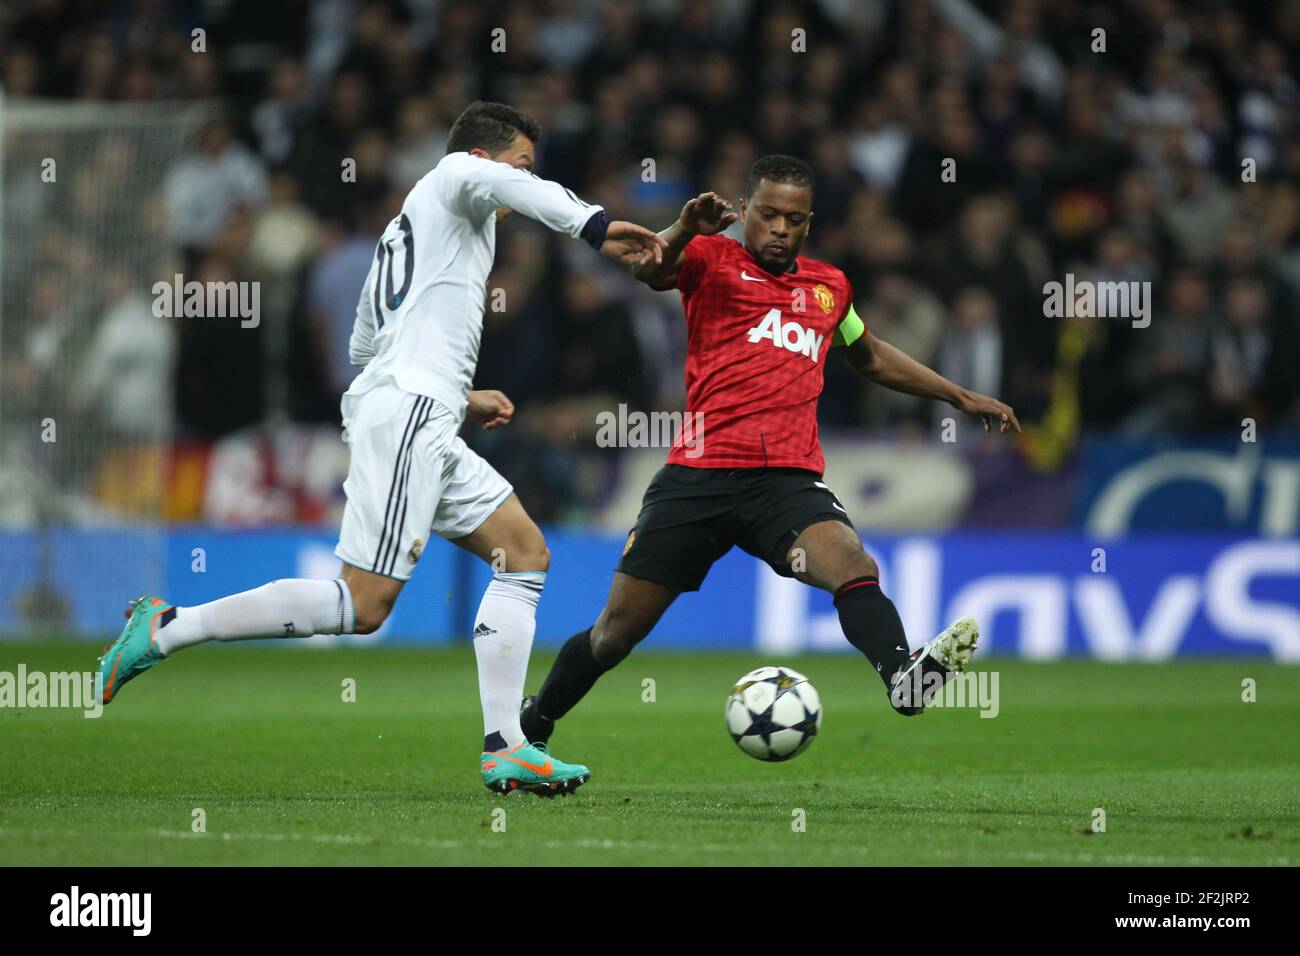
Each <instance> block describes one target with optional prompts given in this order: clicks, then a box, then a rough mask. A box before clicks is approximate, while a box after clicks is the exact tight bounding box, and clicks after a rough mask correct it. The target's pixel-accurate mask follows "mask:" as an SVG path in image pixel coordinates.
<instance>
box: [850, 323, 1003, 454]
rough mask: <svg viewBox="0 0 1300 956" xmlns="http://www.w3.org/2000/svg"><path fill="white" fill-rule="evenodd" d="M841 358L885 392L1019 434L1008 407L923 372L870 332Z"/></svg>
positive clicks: (931, 371) (924, 369) (928, 370)
mask: <svg viewBox="0 0 1300 956" xmlns="http://www.w3.org/2000/svg"><path fill="white" fill-rule="evenodd" d="M844 355H845V357H846V358H847V359H848V360H849V364H851V365H852V366H853V367H854V368H855V369H856V370H857V371H858V373H859V374H861V375H862V376H864V377H865V378H869V379H871V381H873V382H877V383H878V384H880V385H883V386H885V388H890V389H893V390H894V391H896V392H905V393H906V394H908V395H920V396H922V397H923V398H934V399H938V400H939V401H942V402H947V403H948V404H949V405H951V406H952V407H953V408H956V409H957V410H959V411H963V412H966V413H967V414H968V415H979V416H980V417H981V418H982V419H984V430H985V431H986V432H987V431H991V430H992V426H993V422H994V421H997V423H998V431H999V432H1006V431H1010V430H1012V429H1014V430H1016V431H1020V422H1019V421H1017V420H1016V413H1015V412H1014V411H1012V409H1011V406H1010V405H1006V404H1004V403H1003V402H999V401H998V400H997V399H996V398H991V397H990V396H988V395H981V394H980V393H979V392H972V391H970V390H969V389H965V388H962V387H961V386H960V385H956V384H954V383H953V382H950V381H948V380H947V379H946V378H944V377H943V376H942V375H940V374H939V373H938V372H936V371H935V370H934V369H931V368H927V367H926V366H924V365H922V364H921V363H920V362H918V361H917V360H916V359H914V358H912V357H911V356H910V355H907V354H906V353H904V352H901V351H899V350H898V349H896V348H894V346H892V345H890V344H889V343H888V342H883V341H881V340H880V339H878V338H876V337H875V336H874V335H872V334H871V333H870V332H865V333H863V334H862V335H861V336H859V337H858V338H857V339H856V340H855V341H854V342H853V343H852V344H851V345H849V346H848V347H847V348H846V349H845V350H844Z"/></svg>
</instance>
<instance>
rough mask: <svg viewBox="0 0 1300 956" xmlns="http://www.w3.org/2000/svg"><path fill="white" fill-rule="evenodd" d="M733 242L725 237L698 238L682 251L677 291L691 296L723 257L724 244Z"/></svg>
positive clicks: (692, 240)
mask: <svg viewBox="0 0 1300 956" xmlns="http://www.w3.org/2000/svg"><path fill="white" fill-rule="evenodd" d="M730 241H731V240H730V239H728V238H726V237H725V236H696V237H694V238H693V239H691V241H690V242H688V243H687V244H686V248H685V249H684V250H682V266H681V268H680V269H678V270H677V289H678V291H680V292H681V293H682V294H683V295H690V294H691V293H693V292H694V291H695V290H696V289H698V288H699V287H700V283H701V282H703V281H704V277H705V276H706V275H708V274H709V273H710V272H711V271H712V270H713V267H714V266H716V265H717V263H718V260H719V259H720V258H721V257H722V249H723V244H724V243H727V242H730Z"/></svg>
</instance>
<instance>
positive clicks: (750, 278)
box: [740, 269, 767, 282]
mask: <svg viewBox="0 0 1300 956" xmlns="http://www.w3.org/2000/svg"><path fill="white" fill-rule="evenodd" d="M740 277H741V278H742V279H744V280H745V281H746V282H766V281H767V280H766V279H759V278H757V277H756V276H752V275H750V274H749V273H747V272H746V271H745V270H744V269H741V270H740Z"/></svg>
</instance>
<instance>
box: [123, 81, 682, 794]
mask: <svg viewBox="0 0 1300 956" xmlns="http://www.w3.org/2000/svg"><path fill="white" fill-rule="evenodd" d="M540 132H541V130H540V128H539V126H538V124H537V122H536V121H535V120H533V119H531V118H529V117H526V116H523V115H522V114H520V113H518V112H516V111H515V110H513V109H511V108H510V107H508V106H505V105H503V104H500V103H482V102H480V103H473V104H471V105H470V106H469V107H468V108H466V110H465V111H464V112H463V113H462V114H461V115H460V117H459V118H458V119H457V120H456V122H455V124H454V125H453V126H452V129H451V133H450V136H449V138H448V142H447V155H446V156H445V157H444V158H443V159H442V160H441V161H440V162H439V163H438V165H437V166H436V167H435V168H434V169H433V170H432V171H431V172H429V173H428V174H427V175H425V176H424V177H423V178H422V179H421V180H420V181H419V182H418V183H416V185H415V186H414V188H412V190H411V192H410V193H409V194H408V195H407V197H406V201H405V202H404V203H403V204H402V211H401V213H400V215H398V216H397V218H395V219H394V220H393V221H392V222H390V223H389V224H388V228H387V229H385V230H384V234H383V236H382V237H381V238H380V240H379V243H378V245H377V247H376V249H375V260H374V262H373V263H372V264H371V267H370V274H369V276H368V277H367V279H366V284H365V287H364V288H363V289H362V290H361V296H360V301H359V302H358V304H357V318H356V324H355V326H354V328H353V332H352V338H351V341H350V342H349V353H350V356H351V358H352V361H353V363H354V364H357V365H364V366H365V369H364V371H362V372H361V374H360V375H358V376H357V378H356V379H355V380H354V381H353V383H352V385H351V387H349V388H348V390H347V392H346V393H345V394H344V395H343V401H342V412H343V421H344V426H345V428H346V429H347V436H348V441H349V445H350V448H351V462H350V465H349V467H348V477H347V481H346V482H345V483H344V485H343V488H344V491H345V492H346V494H347V507H346V509H345V511H344V514H343V525H342V528H341V529H340V531H339V543H338V547H337V548H336V549H335V553H336V554H337V555H338V557H339V558H340V559H342V561H343V566H342V570H341V571H340V574H339V577H338V578H337V579H335V580H332V581H319V580H307V579H301V578H298V579H282V580H277V581H272V582H271V583H269V584H265V585H263V586H262V587H260V588H256V589H254V590H252V591H245V592H243V593H241V594H235V595H232V596H230V597H225V598H221V599H219V600H216V601H213V602H211V603H209V604H202V605H197V606H194V607H174V606H173V605H171V604H169V603H168V602H167V601H165V600H163V599H162V598H158V597H153V596H149V595H146V596H145V597H142V598H138V599H137V600H136V601H134V602H132V605H131V608H130V611H129V612H128V622H127V625H126V627H125V628H124V629H123V631H122V634H121V636H119V637H118V639H117V640H116V641H115V642H114V643H113V645H112V646H111V647H110V648H109V649H108V651H106V652H105V654H104V656H103V657H101V658H100V668H99V669H100V674H101V677H102V680H103V684H102V686H103V700H104V703H108V702H109V701H111V700H113V699H114V698H115V697H116V695H117V693H118V691H119V690H120V688H121V686H122V685H123V684H125V683H126V682H127V681H129V680H131V679H132V678H134V677H135V676H137V675H138V674H140V673H143V672H144V671H145V670H148V669H149V668H150V667H153V666H154V665H155V664H157V663H159V662H160V661H162V660H165V659H166V658H167V657H169V656H170V655H172V654H173V653H175V652H176V651H178V650H180V649H182V648H186V647H191V646H193V645H196V644H202V643H205V642H207V641H213V640H216V641H237V640H246V639H251V638H268V637H308V636H310V635H313V634H353V633H355V634H370V633H373V632H374V631H375V630H376V629H377V628H378V627H379V626H380V625H381V624H382V623H383V622H384V619H385V618H386V617H387V616H388V613H389V611H390V610H391V609H392V607H393V604H394V602H395V601H396V600H397V595H398V593H399V592H400V591H401V590H402V585H403V584H404V583H405V582H406V581H407V579H409V578H410V576H411V571H412V570H413V569H414V567H415V564H416V562H417V561H418V560H419V559H420V554H421V552H422V551H423V549H424V546H425V543H426V542H427V540H428V538H429V535H430V534H437V535H440V536H441V537H443V538H447V539H449V540H451V541H452V542H453V543H455V544H457V545H459V546H460V547H462V548H465V549H466V550H468V551H470V552H472V553H473V554H475V555H478V556H479V557H480V558H482V559H483V560H485V561H489V562H491V563H492V565H493V568H494V572H495V573H494V574H493V576H492V581H491V583H490V584H489V585H488V587H487V591H486V593H484V595H483V600H482V603H481V604H480V605H479V610H478V615H477V617H476V618H475V622H474V651H475V655H476V658H477V660H478V676H479V694H480V697H481V701H482V705H483V724H484V742H483V753H482V757H481V759H480V767H481V772H482V776H483V782H484V784H485V785H487V786H488V788H489V789H491V790H494V791H498V792H509V791H512V790H528V791H532V792H536V793H538V794H540V795H543V796H551V795H554V794H556V793H569V792H572V790H574V789H575V788H577V787H578V786H580V785H581V784H583V783H585V782H586V781H587V780H588V779H590V771H588V769H587V768H586V767H584V766H582V765H581V764H567V763H564V762H563V761H560V760H558V759H556V758H555V757H554V756H552V755H550V754H548V753H546V751H545V748H544V745H538V746H534V745H533V744H531V743H529V741H527V740H526V739H525V738H524V735H523V732H522V731H521V730H520V726H519V700H520V698H521V697H522V696H523V687H524V678H525V675H526V672H527V668H528V657H529V653H530V651H531V649H532V642H533V633H534V630H535V628H536V610H537V602H538V599H539V598H540V597H541V593H542V586H543V584H544V583H545V580H546V571H547V566H548V564H549V559H550V555H549V552H548V551H547V549H546V543H545V541H544V539H543V537H542V533H541V531H540V530H539V529H538V528H537V525H536V524H534V523H533V521H532V519H531V518H529V517H528V514H527V513H526V512H525V511H524V508H523V506H522V505H521V504H520V502H519V498H518V497H517V496H516V495H515V493H514V491H513V489H512V488H511V486H510V484H509V482H507V481H506V480H505V479H504V478H502V477H501V475H499V474H498V473H497V471H496V470H495V469H494V468H493V467H492V466H491V465H489V464H488V463H487V462H486V461H484V460H483V459H482V458H480V457H479V456H478V455H477V454H475V453H474V451H473V450H472V449H470V448H469V447H468V446H467V445H466V444H465V442H464V441H463V440H462V439H461V438H460V437H459V434H458V432H459V431H460V427H461V424H462V422H464V421H465V420H469V421H473V422H479V423H481V424H482V425H483V426H484V427H485V428H500V427H503V426H505V425H506V424H508V423H509V422H510V419H511V416H512V415H513V413H514V406H513V405H512V404H511V402H510V400H509V399H508V398H506V396H504V395H503V394H501V393H500V392H497V391H475V390H472V389H471V383H472V381H473V377H474V369H475V366H476V364H477V361H478V349H479V339H480V336H481V333H482V328H483V307H484V301H485V299H486V295H487V279H488V273H489V272H490V271H491V269H492V264H493V258H494V255H495V249H496V224H497V222H498V220H499V219H502V218H504V217H505V216H506V215H508V214H509V212H510V211H511V210H514V211H518V212H520V213H523V214H524V215H526V216H528V217H530V218H532V219H536V220H537V221H538V222H541V223H543V224H544V225H546V226H548V227H550V228H551V229H553V230H555V231H556V232H564V233H568V234H569V235H570V236H573V237H574V238H582V239H585V240H586V241H587V242H588V243H590V244H591V245H592V246H593V247H594V248H596V249H598V250H599V251H600V252H601V254H602V255H605V256H607V257H609V258H611V259H614V260H615V261H617V262H620V263H624V264H637V263H647V262H650V261H659V260H660V257H661V251H662V248H663V245H664V243H663V241H662V240H661V239H660V238H659V237H658V236H657V235H656V234H655V233H654V232H652V231H651V230H649V229H645V228H643V227H641V226H638V225H634V224H632V223H628V222H618V221H615V222H610V221H609V219H608V218H607V217H606V215H605V212H604V210H603V209H602V208H601V207H600V206H594V205H591V204H589V203H585V202H583V201H582V200H581V199H579V198H578V197H577V196H575V195H574V194H573V193H572V192H570V191H569V190H568V189H566V188H564V187H563V186H561V185H559V184H558V183H554V182H550V181H547V180H544V179H540V178H538V177H537V176H536V175H534V174H533V173H532V172H531V171H530V168H531V166H532V165H533V153H534V147H535V144H536V142H537V139H538V137H539V135H540ZM523 360H524V361H527V359H526V358H524V359H523Z"/></svg>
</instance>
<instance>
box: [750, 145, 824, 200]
mask: <svg viewBox="0 0 1300 956" xmlns="http://www.w3.org/2000/svg"><path fill="white" fill-rule="evenodd" d="M764 179H766V180H767V181H768V182H772V183H786V184H788V185H790V186H807V187H808V190H809V192H811V191H813V190H814V189H815V188H816V185H817V178H816V177H815V176H814V175H813V171H812V167H811V166H809V165H808V164H807V163H805V162H804V161H803V160H802V159H798V158H797V157H794V156H785V155H783V154H781V153H772V154H771V155H768V156H761V157H759V158H758V159H757V160H755V162H754V165H753V166H750V167H749V177H748V178H747V179H746V180H745V192H746V193H747V194H748V195H750V196H752V195H754V193H755V192H757V191H758V184H759V182H760V181H762V180H764Z"/></svg>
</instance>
